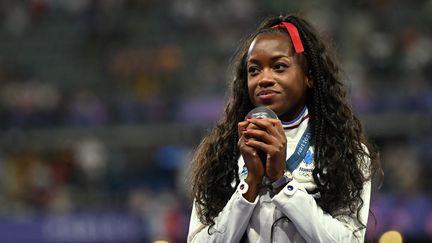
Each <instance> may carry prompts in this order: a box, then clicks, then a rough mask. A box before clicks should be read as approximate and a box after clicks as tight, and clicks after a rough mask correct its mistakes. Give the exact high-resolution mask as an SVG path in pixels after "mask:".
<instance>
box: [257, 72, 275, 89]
mask: <svg viewBox="0 0 432 243" xmlns="http://www.w3.org/2000/svg"><path fill="white" fill-rule="evenodd" d="M274 84H275V79H274V76H273V73H272V72H271V70H264V71H263V72H262V76H261V78H260V80H259V81H258V85H259V86H261V87H269V86H273V85H274Z"/></svg>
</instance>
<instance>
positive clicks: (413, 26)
mask: <svg viewBox="0 0 432 243" xmlns="http://www.w3.org/2000/svg"><path fill="white" fill-rule="evenodd" d="M285 12H297V13H300V14H303V15H305V16H306V17H308V18H309V19H311V20H312V22H314V23H315V24H316V25H317V26H318V27H319V28H320V29H321V30H322V31H323V33H324V34H325V36H328V38H329V39H330V40H331V41H332V43H334V45H335V47H336V48H335V49H336V51H337V53H336V54H337V56H338V58H339V60H340V61H341V63H342V66H343V67H344V72H343V75H344V77H345V81H346V84H347V87H348V89H349V93H350V96H351V97H352V105H353V107H354V109H355V111H356V112H357V113H358V114H359V116H360V118H361V119H362V121H363V123H364V124H365V127H366V130H367V131H368V134H369V136H370V139H371V140H372V141H373V142H374V143H375V144H376V145H377V146H378V148H379V150H380V153H381V160H382V165H383V168H384V172H385V176H384V179H383V180H377V182H376V187H378V186H379V185H381V187H380V189H376V190H375V192H374V196H373V201H372V212H373V213H374V215H375V217H372V216H371V218H370V220H371V221H370V223H369V229H368V237H369V239H378V238H379V236H380V235H381V234H382V233H383V232H385V231H388V230H397V231H399V232H401V234H402V235H403V237H404V238H405V239H406V240H407V242H409V240H412V241H413V240H417V241H418V242H420V241H422V240H423V241H425V242H427V241H428V240H431V239H432V195H431V190H430V189H429V188H431V186H432V180H431V179H430V176H429V175H430V174H431V171H432V163H430V162H431V160H432V152H431V151H432V139H431V135H432V129H431V128H430V124H431V122H432V71H431V70H432V29H431V28H430V26H432V1H431V0H416V1H398V0H379V1H374V0H355V1H340V0H330V1H283V0H272V1H258V0H222V1H210V0H201V1H200V0H166V1H158V0H0V241H1V242H3V241H8V240H9V242H12V241H13V240H16V241H20V242H152V241H154V240H168V241H170V242H185V239H186V234H187V229H188V221H189V214H190V207H191V203H192V202H191V200H192V199H191V198H190V194H189V191H190V184H188V183H187V169H188V166H189V160H190V155H191V151H193V149H194V147H195V146H196V145H197V143H198V142H199V140H200V138H201V137H202V135H203V134H204V133H205V132H206V131H208V128H209V127H211V125H213V124H214V123H215V122H216V121H217V119H218V118H219V117H220V115H221V114H222V107H223V104H224V102H225V100H224V98H225V97H226V94H225V92H226V87H227V83H228V82H229V79H230V77H231V70H229V64H230V63H229V62H230V60H231V57H232V54H233V52H234V50H235V48H236V46H237V44H238V43H239V40H240V39H241V38H245V37H246V35H247V33H248V31H249V30H252V29H254V27H255V25H256V24H257V23H258V22H259V21H257V19H261V18H263V17H265V16H267V15H268V14H278V13H285ZM374 218H375V219H376V220H374ZM23 231H26V232H28V234H27V235H24V234H22V232H23ZM29 232H30V233H29Z"/></svg>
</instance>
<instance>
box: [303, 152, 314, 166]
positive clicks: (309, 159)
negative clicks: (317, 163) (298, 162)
mask: <svg viewBox="0 0 432 243" xmlns="http://www.w3.org/2000/svg"><path fill="white" fill-rule="evenodd" d="M313 159H314V156H313V153H312V152H311V151H310V150H308V151H307V152H306V155H305V158H304V160H303V161H304V163H305V164H307V165H310V164H312V162H313Z"/></svg>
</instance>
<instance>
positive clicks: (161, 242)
mask: <svg viewBox="0 0 432 243" xmlns="http://www.w3.org/2000/svg"><path fill="white" fill-rule="evenodd" d="M153 243H169V241H167V240H156V241H153Z"/></svg>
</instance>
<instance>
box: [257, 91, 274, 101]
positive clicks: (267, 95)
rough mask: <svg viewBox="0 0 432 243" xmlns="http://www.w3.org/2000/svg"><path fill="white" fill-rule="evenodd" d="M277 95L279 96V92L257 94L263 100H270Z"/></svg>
mask: <svg viewBox="0 0 432 243" xmlns="http://www.w3.org/2000/svg"><path fill="white" fill-rule="evenodd" d="M275 95H277V92H275V91H272V90H266V91H261V92H259V93H258V94H257V97H258V98H259V99H261V100H269V99H272V98H273V97H274V96H275Z"/></svg>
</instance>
